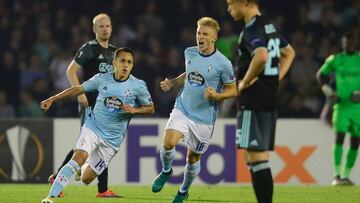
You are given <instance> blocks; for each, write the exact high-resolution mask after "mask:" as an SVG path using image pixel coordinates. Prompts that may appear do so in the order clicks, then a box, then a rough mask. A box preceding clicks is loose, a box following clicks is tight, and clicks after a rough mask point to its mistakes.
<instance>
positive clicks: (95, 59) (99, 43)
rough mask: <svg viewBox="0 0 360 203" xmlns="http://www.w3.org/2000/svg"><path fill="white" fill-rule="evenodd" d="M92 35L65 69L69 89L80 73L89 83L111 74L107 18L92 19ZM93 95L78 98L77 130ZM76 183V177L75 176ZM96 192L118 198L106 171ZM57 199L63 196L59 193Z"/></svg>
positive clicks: (52, 176) (69, 156)
mask: <svg viewBox="0 0 360 203" xmlns="http://www.w3.org/2000/svg"><path fill="white" fill-rule="evenodd" d="M93 31H94V33H95V39H94V40H91V41H89V42H87V43H85V44H84V45H83V46H82V47H81V48H80V50H79V51H78V52H77V54H76V55H75V57H74V59H73V61H72V62H71V64H70V65H69V67H68V70H67V76H68V79H69V82H70V84H71V85H72V86H77V85H79V84H80V82H79V78H78V76H77V72H78V71H79V70H81V69H82V71H83V75H84V80H88V79H90V78H91V77H92V76H94V75H95V74H97V73H107V72H112V71H113V66H112V60H113V55H114V52H115V50H116V48H115V47H114V46H113V45H111V44H109V39H110V37H111V32H112V26H111V20H110V17H109V16H108V15H107V14H104V13H100V14H98V15H96V16H95V17H94V19H93ZM96 96H97V92H88V93H86V94H81V95H79V96H78V102H79V115H80V121H81V126H82V125H83V124H84V121H85V118H86V116H87V115H89V113H90V112H91V111H92V109H93V108H94V105H95V100H96ZM72 156H73V150H71V151H70V152H69V153H68V155H67V156H66V158H65V160H64V161H63V163H62V165H61V166H60V167H59V169H58V171H57V173H58V172H59V171H60V169H61V168H62V167H63V166H64V165H65V164H66V163H67V162H69V160H70V159H71V157H72ZM57 173H55V174H52V175H51V176H50V177H49V182H50V184H52V183H53V182H54V180H55V178H56V175H57ZM77 178H78V179H79V176H77ZM98 180H99V182H98V192H97V194H96V197H121V196H119V195H117V194H115V193H114V192H113V191H111V190H110V189H108V186H107V184H108V170H107V168H106V169H105V170H104V172H103V173H102V174H100V175H99V176H98ZM59 195H60V197H62V196H64V194H63V193H62V192H61V193H60V194H59Z"/></svg>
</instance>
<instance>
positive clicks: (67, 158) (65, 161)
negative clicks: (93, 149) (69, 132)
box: [56, 149, 74, 175]
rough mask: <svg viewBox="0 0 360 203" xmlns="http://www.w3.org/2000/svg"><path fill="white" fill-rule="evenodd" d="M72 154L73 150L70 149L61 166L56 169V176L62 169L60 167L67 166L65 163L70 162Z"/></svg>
mask: <svg viewBox="0 0 360 203" xmlns="http://www.w3.org/2000/svg"><path fill="white" fill-rule="evenodd" d="M73 154H74V150H73V149H72V150H71V151H70V152H69V153H68V154H67V155H66V157H65V159H64V161H63V162H62V164H61V166H60V167H59V168H58V170H57V173H56V175H57V174H58V173H59V172H60V170H61V169H62V167H64V166H65V164H67V163H68V162H69V161H70V160H71V158H72V156H73Z"/></svg>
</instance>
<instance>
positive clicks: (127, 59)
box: [113, 52, 134, 80]
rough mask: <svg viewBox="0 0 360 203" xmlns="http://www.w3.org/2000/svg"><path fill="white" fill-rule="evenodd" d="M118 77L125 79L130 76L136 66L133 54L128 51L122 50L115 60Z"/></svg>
mask: <svg viewBox="0 0 360 203" xmlns="http://www.w3.org/2000/svg"><path fill="white" fill-rule="evenodd" d="M113 65H114V67H115V75H116V76H117V79H120V80H123V79H126V78H128V77H129V75H130V73H131V70H132V68H133V66H134V59H133V56H132V55H131V54H130V53H128V52H120V53H119V54H118V56H117V57H116V59H115V60H114V61H113Z"/></svg>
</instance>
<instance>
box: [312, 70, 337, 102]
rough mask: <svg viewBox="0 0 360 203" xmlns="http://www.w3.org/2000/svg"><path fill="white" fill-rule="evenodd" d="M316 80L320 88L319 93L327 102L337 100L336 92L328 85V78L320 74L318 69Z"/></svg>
mask: <svg viewBox="0 0 360 203" xmlns="http://www.w3.org/2000/svg"><path fill="white" fill-rule="evenodd" d="M316 79H317V81H318V83H319V85H320V87H321V91H322V92H323V93H324V95H325V96H326V98H327V99H328V101H329V102H331V103H334V102H337V101H338V100H339V97H338V96H337V94H336V91H335V90H333V88H331V87H330V85H328V83H329V80H330V76H328V75H325V74H322V73H321V71H320V69H319V70H318V71H317V73H316Z"/></svg>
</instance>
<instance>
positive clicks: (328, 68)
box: [320, 55, 335, 75]
mask: <svg viewBox="0 0 360 203" xmlns="http://www.w3.org/2000/svg"><path fill="white" fill-rule="evenodd" d="M334 61H335V56H334V55H331V56H329V57H328V58H326V60H325V63H324V64H323V65H322V66H321V67H320V73H322V74H325V75H329V74H330V73H331V72H333V71H334Z"/></svg>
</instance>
